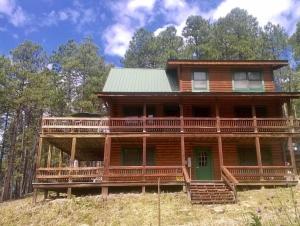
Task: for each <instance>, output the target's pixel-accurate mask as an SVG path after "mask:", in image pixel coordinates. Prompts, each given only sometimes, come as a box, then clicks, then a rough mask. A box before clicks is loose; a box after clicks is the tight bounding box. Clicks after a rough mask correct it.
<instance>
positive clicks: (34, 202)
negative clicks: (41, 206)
mask: <svg viewBox="0 0 300 226" xmlns="http://www.w3.org/2000/svg"><path fill="white" fill-rule="evenodd" d="M37 195H38V189H37V188H34V189H33V195H32V203H33V205H35V204H36V199H37Z"/></svg>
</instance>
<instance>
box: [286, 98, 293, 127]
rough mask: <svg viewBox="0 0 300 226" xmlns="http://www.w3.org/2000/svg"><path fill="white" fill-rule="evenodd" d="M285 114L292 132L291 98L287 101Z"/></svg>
mask: <svg viewBox="0 0 300 226" xmlns="http://www.w3.org/2000/svg"><path fill="white" fill-rule="evenodd" d="M287 116H288V120H289V125H290V132H291V133H293V132H294V113H293V107H292V103H291V100H288V101H287Z"/></svg>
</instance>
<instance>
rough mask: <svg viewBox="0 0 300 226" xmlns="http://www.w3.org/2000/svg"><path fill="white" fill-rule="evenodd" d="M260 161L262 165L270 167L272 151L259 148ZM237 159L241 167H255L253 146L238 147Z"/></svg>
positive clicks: (255, 157) (255, 158) (265, 147)
mask: <svg viewBox="0 0 300 226" xmlns="http://www.w3.org/2000/svg"><path fill="white" fill-rule="evenodd" d="M260 151H261V161H262V164H263V165H266V166H268V165H269V166H270V165H272V151H271V148H270V147H268V146H263V147H261V150H260ZM237 152H238V158H239V162H240V165H241V166H257V156H256V149H255V146H238V147H237Z"/></svg>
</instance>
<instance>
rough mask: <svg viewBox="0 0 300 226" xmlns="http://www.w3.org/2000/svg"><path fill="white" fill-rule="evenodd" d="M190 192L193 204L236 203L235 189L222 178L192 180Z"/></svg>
mask: <svg viewBox="0 0 300 226" xmlns="http://www.w3.org/2000/svg"><path fill="white" fill-rule="evenodd" d="M189 193H190V198H191V202H192V203H193V204H228V203H236V195H235V191H233V190H232V188H231V187H230V186H228V185H227V184H226V183H225V182H224V181H222V180H215V181H193V180H192V181H191V182H190V185H189Z"/></svg>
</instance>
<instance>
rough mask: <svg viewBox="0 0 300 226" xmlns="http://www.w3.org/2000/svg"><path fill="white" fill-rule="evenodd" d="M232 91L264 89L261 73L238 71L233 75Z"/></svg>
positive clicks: (258, 90) (257, 90)
mask: <svg viewBox="0 0 300 226" xmlns="http://www.w3.org/2000/svg"><path fill="white" fill-rule="evenodd" d="M233 88H234V91H248V92H260V91H264V88H263V80H262V73H261V72H259V71H247V72H246V71H239V72H235V73H234V75H233Z"/></svg>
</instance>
